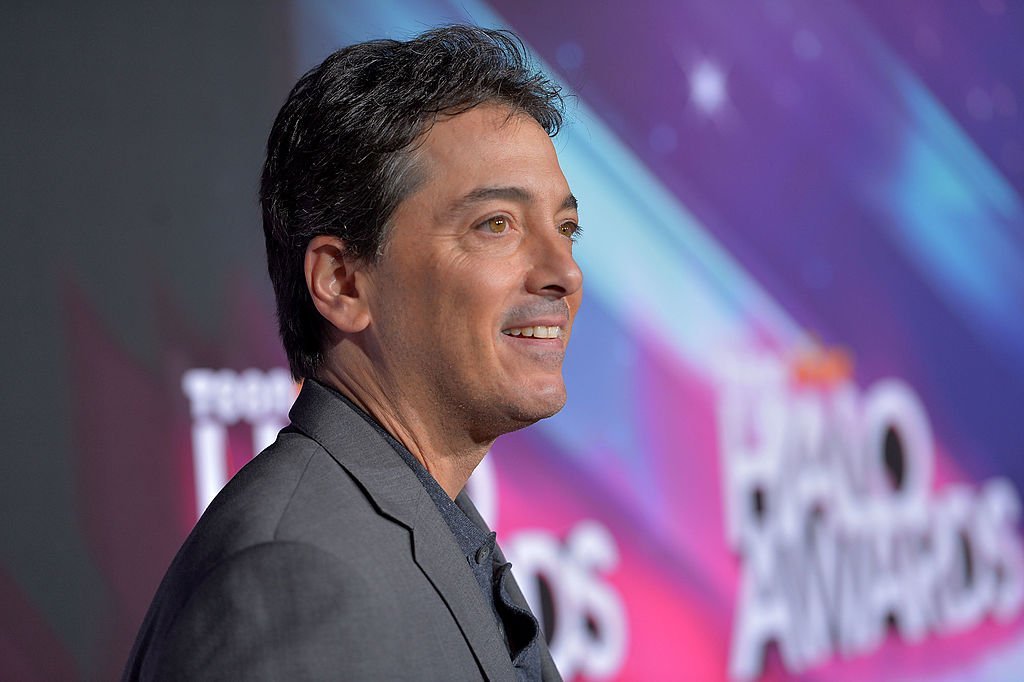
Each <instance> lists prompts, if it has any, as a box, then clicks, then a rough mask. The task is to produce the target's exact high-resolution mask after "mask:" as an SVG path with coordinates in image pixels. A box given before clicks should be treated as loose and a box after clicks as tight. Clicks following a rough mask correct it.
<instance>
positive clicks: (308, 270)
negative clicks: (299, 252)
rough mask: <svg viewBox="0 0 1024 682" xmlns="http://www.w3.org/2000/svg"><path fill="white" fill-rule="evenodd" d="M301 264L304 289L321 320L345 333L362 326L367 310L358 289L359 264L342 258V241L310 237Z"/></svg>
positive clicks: (359, 288) (360, 283)
mask: <svg viewBox="0 0 1024 682" xmlns="http://www.w3.org/2000/svg"><path fill="white" fill-rule="evenodd" d="M303 265H304V270H305V274H306V288H307V289H308V290H309V295H310V296H311V297H312V299H313V305H314V306H316V309H317V310H318V311H319V312H320V314H321V315H323V316H324V319H326V320H327V321H328V322H330V323H331V324H332V325H334V326H335V327H337V328H338V330H339V331H342V332H346V333H349V334H352V333H356V332H361V331H363V330H364V329H366V327H367V326H368V325H369V324H370V311H369V308H368V306H367V301H366V296H365V292H364V291H363V290H362V281H363V280H362V277H361V274H362V267H361V264H360V263H359V262H358V261H356V260H354V259H352V258H349V257H346V255H345V243H344V242H343V241H342V240H341V239H338V238H337V237H332V236H329V235H318V236H316V237H313V239H311V240H310V242H309V245H308V246H306V258H305V261H304V264H303Z"/></svg>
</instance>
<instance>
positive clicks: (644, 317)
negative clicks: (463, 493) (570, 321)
mask: <svg viewBox="0 0 1024 682" xmlns="http://www.w3.org/2000/svg"><path fill="white" fill-rule="evenodd" d="M10 14H11V20H10V21H9V22H8V27H7V29H6V33H7V34H9V35H5V40H4V41H0V42H3V44H4V47H3V48H2V49H3V50H4V51H5V57H6V59H4V60H0V62H2V63H3V64H4V66H3V67H2V68H3V72H4V74H5V76H6V77H7V78H8V80H9V81H10V83H11V86H10V88H9V93H10V95H9V96H8V100H9V104H8V106H6V111H5V112H4V113H3V116H4V117H5V123H6V125H4V126H2V129H3V130H4V131H5V132H4V136H5V143H6V144H7V145H8V146H9V152H8V153H7V154H5V155H4V156H5V159H4V177H5V184H7V185H8V191H7V195H8V198H7V201H6V204H7V205H6V206H4V208H3V210H4V215H5V220H4V225H5V232H6V233H7V235H8V239H9V242H10V246H9V250H8V254H9V255H8V266H7V268H6V272H5V274H4V277H5V278H6V282H5V287H4V289H5V292H6V293H5V297H4V298H5V300H4V301H3V305H4V306H5V309H4V311H3V312H4V316H3V319H5V320H7V321H8V324H7V331H6V338H5V341H4V344H5V351H6V352H5V353H4V354H3V355H4V356H5V357H4V358H3V359H2V362H3V363H4V364H3V371H4V376H5V377H6V378H7V381H6V382H5V383H6V385H7V386H6V388H7V391H6V392H5V396H4V406H5V423H6V426H7V428H6V429H5V430H6V431H7V433H8V441H7V442H8V450H7V453H6V454H5V457H4V458H3V461H4V467H5V469H4V470H3V471H2V472H0V473H2V475H0V486H3V494H2V495H0V505H3V506H2V510H3V518H4V519H5V523H4V524H3V529H2V531H0V532H2V533H3V536H2V538H3V542H2V552H3V555H2V557H0V559H2V562H0V604H2V608H0V677H2V678H4V679H25V680H32V679H75V678H85V679H109V678H112V677H115V676H116V674H117V671H119V669H120V666H121V665H122V663H123V661H124V658H125V657H126V655H127V650H128V648H129V646H130V643H131V640H132V638H133V637H134V633H135V630H136V629H137V627H138V625H139V623H140V622H141V619H142V615H143V613H144V611H145V608H146V606H147V605H148V602H149V599H150V598H151V596H152V594H153V591H154V590H155V588H156V584H157V582H158V581H159V579H160V577H161V575H162V573H163V570H164V569H165V568H166V566H167V564H168V562H169V560H170V558H171V556H173V553H174V551H175V550H176V548H177V546H178V545H179V544H180V542H181V540H182V539H183V538H184V536H185V535H186V534H187V533H188V531H189V529H190V528H191V525H192V524H193V523H194V522H195V519H196V518H197V515H198V514H199V513H201V511H202V509H203V508H205V505H206V503H207V502H208V501H209V499H210V498H211V497H212V496H213V495H214V494H215V493H216V491H217V490H218V489H219V488H220V486H221V485H223V483H224V481H225V480H226V479H227V477H228V476H230V475H231V474H232V473H233V472H234V471H236V470H237V469H238V468H239V467H240V466H242V465H243V464H244V463H245V462H246V461H248V459H250V458H251V457H252V456H253V455H254V453H255V452H258V451H259V449H261V448H262V447H263V445H265V444H266V443H268V442H269V441H270V440H272V439H273V437H274V434H275V433H276V431H277V430H278V429H279V428H281V426H283V425H284V423H286V422H285V420H286V414H287V410H288V407H289V405H290V403H291V400H292V399H293V398H294V395H295V387H294V385H293V384H292V382H291V381H290V378H289V376H288V374H287V372H286V371H285V369H284V367H285V363H284V359H283V354H282V352H281V350H280V347H279V343H278V341H277V338H276V334H275V331H274V318H273V306H272V299H271V295H270V290H269V284H268V282H267V280H266V276H265V274H264V265H263V263H264V261H263V255H262V235H261V231H260V223H259V216H258V211H257V209H256V206H255V191H256V179H257V176H258V172H259V164H260V155H261V151H262V149H261V148H262V145H263V144H264V141H265V138H266V134H267V131H268V130H269V127H270V123H271V122H272V119H273V116H274V113H275V112H276V109H277V107H278V106H280V103H281V102H282V101H283V98H284V96H285V94H286V93H287V90H288V89H289V88H290V85H291V84H292V83H293V82H294V80H295V79H296V78H297V77H298V75H299V74H301V73H302V72H303V71H305V70H306V69H307V68H309V67H311V66H312V65H314V64H315V63H317V62H318V61H319V60H321V59H322V58H323V57H325V56H326V55H327V54H328V53H329V52H331V51H332V50H333V49H336V48H337V47H338V46H341V45H344V44H347V43H350V42H354V41H358V40H363V39H367V38H371V37H379V36H390V37H407V36H410V35H412V34H414V33H417V32H419V31H421V30H423V29H425V28H428V27H431V26H435V25H437V24H440V23H447V22H451V21H469V22H473V23H478V24H481V25H486V26H492V27H503V28H509V29H511V30H513V31H515V32H516V33H518V34H519V35H520V36H521V37H522V38H523V40H524V41H525V42H526V44H527V45H528V46H529V48H530V49H531V51H532V52H533V54H534V55H535V57H536V58H537V60H538V63H539V64H540V65H541V66H543V67H544V68H545V69H546V70H547V71H548V73H550V74H551V75H552V76H553V77H554V78H555V79H556V80H558V81H559V82H561V83H562V84H563V86H564V88H565V91H566V92H567V93H569V94H571V95H572V97H571V98H570V106H569V121H570V122H569V125H568V126H567V127H566V129H565V130H564V131H563V132H562V133H561V134H560V135H559V136H558V138H557V139H556V148H557V149H558V151H559V154H560V158H561V160H562V165H563V169H564V171H565V173H566V176H567V177H568V179H569V182H570V185H571V186H572V188H573V192H574V194H576V196H578V197H579V199H580V206H581V208H580V214H581V222H582V224H583V226H584V228H585V234H584V237H583V239H582V240H581V242H580V243H579V244H578V246H577V251H576V253H577V257H578V260H579V261H580V263H581V266H582V267H583V269H584V272H585V277H586V284H585V289H586V297H585V303H584V308H583V309H582V311H581V313H580V315H579V317H578V319H577V327H576V331H575V332H574V334H573V342H572V347H571V349H570V350H571V352H570V355H569V358H568V360H567V364H566V368H565V374H566V380H567V382H568V386H569V392H570V400H569V404H568V406H567V407H566V409H565V410H564V411H563V412H562V413H561V414H559V415H558V416H557V417H555V418H552V419H550V420H547V421H545V422H542V423H539V424H537V425H536V426H534V427H532V428H530V429H527V430H524V431H522V432H518V433H515V434H511V435H509V436H506V437H504V438H502V439H501V440H499V441H498V442H497V443H496V444H495V446H494V448H493V451H492V453H491V456H490V457H489V458H488V459H487V460H485V464H484V465H483V466H482V467H481V468H480V469H479V470H478V471H477V473H476V474H475V475H474V477H473V479H472V480H471V483H470V485H471V492H472V494H473V496H474V498H475V499H476V500H477V502H478V505H479V506H480V507H481V510H482V511H483V513H484V514H485V516H486V517H487V518H488V519H489V520H490V522H491V524H492V525H493V526H494V527H495V529H496V530H497V531H498V534H499V541H500V542H501V543H502V545H503V547H504V548H505V550H506V554H508V556H509V558H510V560H511V561H512V562H513V565H514V566H515V571H516V573H517V576H518V577H519V581H520V583H521V584H522V585H523V587H524V591H525V592H526V594H527V597H528V599H529V600H530V601H531V603H532V604H533V606H534V609H535V610H536V611H537V612H538V613H540V615H541V619H542V621H543V625H544V629H545V632H546V636H547V638H548V640H549V642H550V644H551V648H552V651H553V654H554V656H555V658H556V660H557V661H558V664H559V667H560V669H561V670H562V672H563V675H564V676H565V677H566V679H578V680H604V679H614V680H698V681H699V680H737V681H745V680H788V679H799V680H821V681H825V680H828V681H832V680H840V681H842V680H849V681H854V680H857V681H859V680H896V681H907V682H912V681H913V682H917V681H920V682H926V681H928V682H932V681H935V682H937V681H942V682H947V681H948V682H952V681H954V680H956V681H968V680H970V681H1007V682H1009V681H1014V680H1019V679H1021V678H1022V676H1024V621H1022V610H1024V552H1022V548H1024V547H1022V539H1024V536H1022V535H1021V528H1022V527H1021V518H1020V516H1021V502H1020V499H1021V498H1020V495H1021V490H1022V486H1024V458H1022V457H1021V455H1022V454H1024V418H1022V407H1024V203H1022V199H1021V197H1022V192H1024V125H1022V116H1024V40H1022V39H1024V6H1022V5H1021V4H1019V3H1014V2H1009V1H1004V0H980V1H976V0H965V1H964V2H946V3H934V2H924V1H923V0H922V1H918V0H914V1H908V2H900V3H891V2H881V1H874V0H871V1H862V2H854V1H852V0H845V1H844V0H835V1H834V2H827V3H826V2H817V1H814V0H757V1H749V0H728V1H726V0H720V1H717V2H704V1H696V0H695V1H693V2H668V1H666V0H642V1H638V2H634V3H629V4H628V5H627V4H623V3H594V2H582V1H577V0H562V1H560V2H555V3H551V2H533V1H531V0H516V1H511V0H492V1H491V2H489V3H484V2H481V1H479V0H459V1H458V2H455V1H451V2H448V1H446V0H420V1H418V2H398V1H371V0H346V1H345V2H337V1H328V0H294V1H293V2H288V3H280V4H262V5H258V6H252V5H250V4H248V3H238V4H236V5H234V6H232V5H231V4H230V3H229V4H224V5H219V6H218V7H217V8H216V9H211V8H202V9H199V8H187V7H186V8H180V7H178V8H171V7H167V8H164V9H152V8H138V7H135V6H134V5H129V4H127V3H125V5H124V6H123V7H121V8H119V9H117V10H115V9H112V8H110V7H105V8H103V9H100V8H82V7H79V6H78V5H72V4H69V5H68V7H66V8H59V7H56V6H42V5H39V4H33V5H31V6H30V5H28V4H25V5H22V6H19V7H17V8H16V9H12V11H11V13H10Z"/></svg>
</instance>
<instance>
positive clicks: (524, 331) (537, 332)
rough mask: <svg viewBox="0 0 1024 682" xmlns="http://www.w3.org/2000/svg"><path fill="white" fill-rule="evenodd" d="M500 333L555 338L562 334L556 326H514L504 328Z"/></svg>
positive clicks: (536, 337) (560, 329)
mask: <svg viewBox="0 0 1024 682" xmlns="http://www.w3.org/2000/svg"><path fill="white" fill-rule="evenodd" d="M501 333H502V334H507V335H508V336H528V337H533V338H535V339H557V338H559V337H561V336H562V328H561V327H558V326H555V327H547V326H536V327H515V328H513V329H505V330H503V331H502V332H501Z"/></svg>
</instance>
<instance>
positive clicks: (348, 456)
mask: <svg viewBox="0 0 1024 682" xmlns="http://www.w3.org/2000/svg"><path fill="white" fill-rule="evenodd" d="M560 107H561V98H560V96H559V93H558V89H557V87H555V86H553V85H552V84H551V83H550V82H549V81H548V80H546V79H545V78H544V77H543V76H541V75H539V74H537V73H534V72H532V71H531V70H530V69H529V67H528V65H527V63H526V61H525V57H524V54H523V51H522V48H521V45H520V44H519V43H518V41H517V40H516V39H514V38H513V37H512V36H510V35H508V34H506V33H501V32H495V31H488V30H484V29H478V28H469V27H460V26H455V27H448V28H443V29H438V30H434V31H430V32H428V33H425V34H424V35H422V36H420V37H418V38H416V39H414V40H412V41H409V42H404V43H401V42H395V41H374V42H369V43H362V44H359V45H354V46H351V47H349V48H346V49H343V50H340V51H339V52H336V53H335V54H333V55H331V56H330V57H328V58H327V60H326V61H325V62H324V63H323V64H321V65H320V66H318V67H316V68H315V69H313V70H312V71H310V72H309V73H307V74H306V75H305V76H303V78H302V79H301V80H300V81H299V83H298V84H297V85H296V86H295V89H294V90H293V91H292V93H291V95H290V96H289V98H288V101H287V102H286V103H285V105H284V107H283V108H282V110H281V112H280V114H279V115H278V118H277V120H276V122H275V124H274V127H273V130H272V132H271V135H270V141H269V144H268V150H267V161H266V165H265V167H264V172H263V182H262V190H261V200H262V204H263V209H264V229H265V233H266V243H267V256H268V261H269V269H270V276H271V280H272V282H273V285H274V291H275V294H276V297H277V306H278V317H279V321H280V330H281V335H282V339H283V341H284V345H285V350H286V352H287V355H288V358H289V362H290V364H291V369H292V372H293V373H294V374H295V376H296V378H298V379H302V380H303V386H302V390H301V391H300V394H299V397H298V398H297V400H296V403H295V406H294V407H293V409H292V411H291V413H290V418H291V421H292V424H291V425H290V426H289V427H287V428H286V429H284V430H283V431H282V432H281V434H280V436H279V437H278V440H277V442H276V443H275V444H274V445H272V446H271V447H270V448H268V449H267V450H266V451H264V452H263V453H262V454H260V455H259V456H258V457H257V458H255V459H254V460H253V461H252V462H251V463H250V464H249V465H248V466H246V467H245V468H244V469H243V470H242V471H241V472H239V474H238V475H237V476H236V477H235V478H234V479H233V480H232V481H231V482H230V483H229V484H228V485H227V487H226V488H225V489H224V491H223V492H222V493H221V494H220V495H219V496H218V497H217V499H216V500H215V501H214V502H213V503H212V504H211V506H210V508H209V509H208V510H207V512H206V513H205V514H204V515H203V518H202V519H201V520H200V521H199V523H198V524H197V526H196V528H195V530H194V531H193V532H192V534H191V535H190V537H189V538H188V540H187V541H186V542H185V545H184V546H183V547H182V549H181V551H180V552H179V554H178V556H177V557H176V558H175V560H174V563H173V564H172V565H171V568H170V569H169V571H168V574H167V576H166V577H165V579H164V581H163V583H162V584H161V586H160V589H159V591H158V593H157V595H156V598H155V599H154V602H153V605H152V606H151V608H150V610H149V613H148V614H147V616H146V620H145V623H144V624H143V627H142V630H141V631H140V633H139V636H138V640H137V642H136V644H135V648H134V651H133V653H132V656H131V660H130V661H129V663H128V666H127V668H126V671H125V678H126V679H206V678H217V679H245V680H252V679H281V680H293V679H387V680H396V679H416V680H479V679H488V680H515V679H520V680H538V679H544V680H551V679H559V676H558V672H557V670H556V669H555V667H554V664H553V663H552V661H551V658H550V655H549V654H548V651H547V648H546V645H545V643H544V638H543V634H542V633H541V632H540V630H539V627H538V625H537V621H536V619H535V618H534V616H533V615H532V614H531V613H530V610H529V607H528V606H527V604H526V602H525V601H524V600H523V598H522V594H521V593H520V591H519V589H518V587H517V586H516V584H515V581H514V580H513V578H512V576H511V573H510V572H509V567H508V565H507V564H506V562H505V560H504V558H503V557H502V555H501V552H500V550H499V549H498V548H497V547H496V546H495V544H494V535H493V533H491V532H490V531H489V530H487V528H486V526H485V525H484V523H483V521H482V520H481V519H480V517H479V515H478V514H477V513H476V511H475V509H474V508H473V505H472V503H471V502H470V501H469V500H468V499H467V498H466V497H465V495H463V494H461V491H462V489H463V486H464V485H465V483H466V480H467V479H468V478H469V476H470V474H471V473H472V471H473V469H474V468H475V467H476V466H477V464H479V463H480V461H481V459H482V458H483V456H484V454H485V453H486V452H487V451H488V449H489V448H490V446H491V443H493V442H494V440H495V439H496V438H497V437H498V436H500V435H502V434H504V433H508V432H510V431H514V430H516V429H519V428H522V427H524V426H527V425H529V424H532V423H534V422H536V421H537V420H539V419H543V418H545V417H548V416H551V415H553V414H554V413H556V412H557V411H558V410H559V409H561V407H562V405H563V404H564V402H565V386H564V383H563V381H562V376H561V365H562V358H563V355H564V353H565V347H566V343H567V342H568V340H569V332H570V330H571V326H572V321H573V318H574V316H575V314H576V311H577V310H578V308H579V305H580V297H581V285H582V275H581V273H580V270H579V268H578V267H577V265H576V262H575V261H574V259H573V255H572V246H573V242H574V240H575V239H576V237H577V235H578V233H579V226H578V217H577V210H576V199H575V198H574V197H573V195H572V194H571V193H570V191H569V187H568V185H567V183H566V180H565V178H564V176H563V175H562V171H561V170H560V168H559V165H558V160H557V158H556V156H555V151H554V147H553V146H552V143H551V140H550V137H549V135H553V134H554V133H555V132H556V131H557V129H558V127H559V125H560V123H561V108H560Z"/></svg>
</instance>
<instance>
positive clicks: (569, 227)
mask: <svg viewBox="0 0 1024 682" xmlns="http://www.w3.org/2000/svg"><path fill="white" fill-rule="evenodd" d="M558 232H559V233H560V234H561V235H562V236H563V237H568V238H569V239H571V240H573V241H577V240H578V239H579V238H580V237H582V236H583V227H581V226H580V224H579V223H576V222H573V221H572V220H567V221H565V222H564V223H562V224H561V225H559V226H558Z"/></svg>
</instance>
